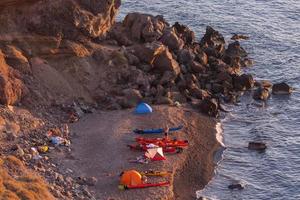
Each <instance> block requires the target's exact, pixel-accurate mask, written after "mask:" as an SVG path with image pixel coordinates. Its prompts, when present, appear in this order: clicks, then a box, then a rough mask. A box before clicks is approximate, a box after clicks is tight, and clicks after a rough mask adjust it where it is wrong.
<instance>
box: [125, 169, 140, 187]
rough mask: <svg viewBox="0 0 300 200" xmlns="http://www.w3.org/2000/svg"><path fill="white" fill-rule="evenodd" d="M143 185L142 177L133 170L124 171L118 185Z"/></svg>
mask: <svg viewBox="0 0 300 200" xmlns="http://www.w3.org/2000/svg"><path fill="white" fill-rule="evenodd" d="M142 183H143V180H142V175H141V174H140V173H139V172H137V171H135V170H128V171H124V172H123V173H122V175H121V180H120V184H121V185H126V186H135V185H141V184H142Z"/></svg>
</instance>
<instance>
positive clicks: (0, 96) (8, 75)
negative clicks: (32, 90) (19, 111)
mask: <svg viewBox="0 0 300 200" xmlns="http://www.w3.org/2000/svg"><path fill="white" fill-rule="evenodd" d="M27 92H28V89H27V88H26V86H25V85H24V83H23V81H22V80H21V77H20V73H18V71H16V70H14V69H13V68H11V67H10V66H8V65H7V63H6V62H5V59H4V54H3V53H2V51H1V50H0V104H4V105H14V104H16V103H18V102H20V101H21V99H22V97H23V96H24V95H25V94H26V93H27Z"/></svg>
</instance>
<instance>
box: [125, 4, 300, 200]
mask: <svg viewBox="0 0 300 200" xmlns="http://www.w3.org/2000/svg"><path fill="white" fill-rule="evenodd" d="M135 11H139V12H144V13H150V14H153V15H158V14H159V15H164V17H165V18H166V19H167V20H168V21H169V22H171V23H174V22H176V21H178V22H180V23H182V24H185V25H188V26H189V27H190V28H192V29H193V30H194V31H195V32H196V35H197V38H198V39H200V38H201V37H202V36H203V34H204V33H205V28H206V26H207V25H210V26H212V27H213V28H215V29H217V30H218V31H220V32H221V33H222V34H223V35H224V37H225V38H226V40H227V42H230V37H231V36H232V34H233V33H239V34H245V35H248V36H250V40H247V41H242V42H241V44H242V45H243V47H244V48H245V49H246V50H247V51H248V53H249V54H250V57H251V58H253V59H254V61H255V64H254V66H253V67H251V68H248V69H245V70H244V72H245V73H251V74H253V75H254V77H256V79H257V80H270V81H272V82H273V83H276V82H281V81H286V82H287V83H288V84H290V85H291V86H292V87H294V88H295V89H296V90H295V92H294V93H293V94H292V95H290V96H272V97H271V98H270V99H269V100H268V101H267V102H266V103H262V102H256V101H254V100H253V99H252V98H251V96H250V95H251V94H250V93H251V92H248V93H246V94H245V95H244V96H243V97H242V98H241V102H240V103H239V104H238V105H236V106H230V105H228V106H227V109H229V110H231V113H229V114H227V115H226V116H225V117H224V118H223V119H222V120H221V122H222V128H223V134H224V143H225V145H226V147H227V149H226V150H225V151H224V154H223V160H222V161H221V162H220V163H219V165H218V167H217V169H216V174H215V177H214V178H213V180H212V181H211V182H210V183H209V184H208V185H207V186H206V188H205V189H204V190H202V191H198V192H197V193H198V195H199V196H206V197H209V198H210V199H220V200H223V199H224V200H242V199H247V200H249V199H255V200H260V199H266V200H267V199H272V200H282V199H285V200H294V199H300V92H299V88H300V64H299V63H300V0H172V1H171V0H138V1H137V0H136V1H134V0H124V1H123V5H122V8H121V13H120V15H119V20H120V19H122V18H123V17H124V16H125V15H126V14H127V13H128V12H135ZM249 141H263V142H265V143H266V144H267V147H268V148H267V150H266V151H265V152H263V153H259V152H255V151H250V150H248V149H247V145H248V142H249ZM199 178H201V177H199ZM235 180H238V181H242V182H243V183H244V184H245V185H246V186H245V189H243V190H233V191H232V190H229V189H228V188H227V187H228V185H229V184H231V183H232V182H233V181H235ZM195 192H196V191H195Z"/></svg>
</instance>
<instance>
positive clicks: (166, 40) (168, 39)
mask: <svg viewBox="0 0 300 200" xmlns="http://www.w3.org/2000/svg"><path fill="white" fill-rule="evenodd" d="M160 41H161V42H162V43H163V44H164V45H166V46H167V47H168V48H169V49H170V50H171V51H175V52H177V51H178V50H180V49H182V48H183V46H184V41H183V40H182V39H181V38H179V37H178V36H177V34H176V32H175V30H174V28H172V29H169V30H166V31H165V32H164V34H163V36H162V37H161V39H160Z"/></svg>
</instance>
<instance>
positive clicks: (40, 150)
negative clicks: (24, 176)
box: [37, 145, 49, 153]
mask: <svg viewBox="0 0 300 200" xmlns="http://www.w3.org/2000/svg"><path fill="white" fill-rule="evenodd" d="M37 149H38V151H39V152H40V153H46V152H47V151H48V150H49V147H48V146H47V145H43V146H38V148H37Z"/></svg>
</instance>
